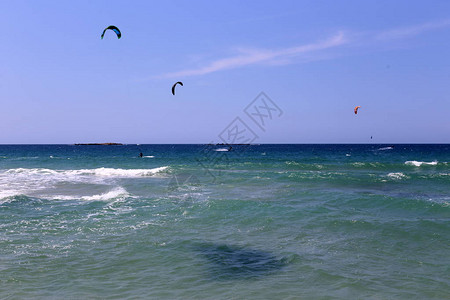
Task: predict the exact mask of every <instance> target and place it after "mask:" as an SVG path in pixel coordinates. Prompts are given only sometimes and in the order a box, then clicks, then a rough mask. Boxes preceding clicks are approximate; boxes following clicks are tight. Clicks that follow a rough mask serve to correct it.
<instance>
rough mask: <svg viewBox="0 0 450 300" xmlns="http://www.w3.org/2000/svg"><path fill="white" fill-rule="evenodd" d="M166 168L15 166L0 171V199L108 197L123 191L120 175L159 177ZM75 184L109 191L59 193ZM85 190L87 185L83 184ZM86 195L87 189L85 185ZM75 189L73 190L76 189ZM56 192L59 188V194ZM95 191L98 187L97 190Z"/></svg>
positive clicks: (128, 176)
mask: <svg viewBox="0 0 450 300" xmlns="http://www.w3.org/2000/svg"><path fill="white" fill-rule="evenodd" d="M167 169H168V167H167V166H164V167H159V168H153V169H114V168H96V169H80V170H52V169H45V168H34V169H26V168H16V169H8V170H3V171H0V199H4V198H8V197H12V196H18V195H25V196H31V197H42V198H46V199H56V198H58V199H86V200H90V199H91V198H89V197H93V198H92V200H95V199H97V198H98V199H109V198H111V197H116V196H115V194H116V193H117V192H118V191H120V192H121V193H126V191H125V192H124V191H123V190H120V189H119V190H117V188H118V187H117V186H118V183H117V181H118V180H119V179H121V178H142V177H162V176H164V175H163V174H159V173H161V172H164V171H165V170H167ZM78 184H82V185H83V184H87V185H101V186H105V185H106V186H110V187H111V188H113V190H111V191H110V192H108V193H106V194H100V195H92V196H86V190H84V192H85V193H84V194H83V193H81V194H80V193H78V195H74V194H73V193H74V192H73V191H71V194H69V195H61V189H60V187H61V186H71V187H73V186H74V185H75V186H76V185H78ZM84 188H85V189H86V187H84ZM87 189H88V190H87V194H88V195H89V188H88V187H87ZM76 190H77V189H75V191H76ZM58 191H60V192H59V193H58ZM97 193H98V189H97Z"/></svg>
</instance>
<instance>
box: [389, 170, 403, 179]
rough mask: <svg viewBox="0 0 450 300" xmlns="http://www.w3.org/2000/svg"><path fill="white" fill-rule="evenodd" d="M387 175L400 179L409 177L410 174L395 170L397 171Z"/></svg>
mask: <svg viewBox="0 0 450 300" xmlns="http://www.w3.org/2000/svg"><path fill="white" fill-rule="evenodd" d="M387 177H389V178H391V179H395V180H400V179H404V178H407V177H408V176H406V175H405V174H403V173H402V172H395V173H389V174H387Z"/></svg>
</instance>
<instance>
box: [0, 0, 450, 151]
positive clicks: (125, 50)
mask: <svg viewBox="0 0 450 300" xmlns="http://www.w3.org/2000/svg"><path fill="white" fill-rule="evenodd" d="M108 25H116V26H117V27H118V28H120V30H121V31H122V38H121V39H120V40H118V39H117V38H116V36H115V34H114V33H113V32H112V31H108V32H107V33H106V34H105V38H104V39H103V40H102V39H100V35H101V33H102V31H103V29H104V28H106V27H107V26H108ZM0 28H1V39H0V104H1V106H0V128H1V130H0V143H2V144H10V143H77V142H122V143H142V144H144V143H208V142H211V141H220V140H219V138H218V135H219V134H220V133H221V132H222V131H223V130H224V129H225V128H226V127H227V126H228V125H229V124H230V122H232V121H233V120H234V119H235V118H236V117H240V118H241V120H243V121H244V122H245V123H246V124H247V125H248V126H249V127H250V128H251V129H252V130H254V132H255V133H256V134H257V135H258V139H257V140H255V142H256V143H370V142H372V143H450V1H446V0H443V1H438V0H434V1H429V0H428V1H414V0H407V1H400V0H396V1H392V0H387V1H385V0H375V1H371V0H365V1H360V0H355V1H350V0H348V1H347V0H342V1H335V0H329V1H320V0H311V1H309V0H308V1H299V0H293V1H282V0H279V1H241V0H239V1H237V0H232V1H175V0H172V1H111V0H108V1H57V0H54V1H44V0H40V1H19V0H14V1H7V0H0ZM176 81H182V82H183V83H184V86H183V87H181V86H178V87H177V94H176V95H175V96H173V95H172V94H171V86H172V84H173V83H175V82H176ZM262 91H263V92H265V93H266V94H267V95H268V96H269V97H270V98H271V99H272V100H273V102H274V103H276V104H277V105H278V107H279V108H280V109H281V110H282V111H283V114H282V115H281V116H280V117H278V115H276V116H274V118H273V119H272V120H268V121H267V123H266V125H267V126H266V128H265V129H266V130H265V131H263V130H261V129H260V128H258V126H256V124H255V123H253V121H251V120H250V119H249V118H248V116H247V115H246V114H245V112H244V109H245V107H246V106H247V105H248V104H250V102H251V101H252V100H253V99H254V98H255V97H256V96H257V95H258V94H259V93H260V92H262ZM356 105H360V106H361V108H360V110H359V113H358V115H356V116H355V115H354V113H353V108H354V107H355V106H356ZM370 136H373V140H370Z"/></svg>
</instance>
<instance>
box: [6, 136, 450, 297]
mask: <svg viewBox="0 0 450 300" xmlns="http://www.w3.org/2000/svg"><path fill="white" fill-rule="evenodd" d="M140 153H142V157H140ZM449 297H450V145H448V144H446V145H438V144H427V145H421V144H412V145H401V144H393V145H384V144H383V145H377V144H370V145H369V144H347V145H338V144H331V145H327V144H320V145H309V144H308V145H303V144H295V145H289V144H280V145H274V144H261V145H216V144H214V145H206V144H205V145H199V144H197V145H186V144H183V145H167V144H165V145H136V144H133V145H109V146H105V145H0V299H449Z"/></svg>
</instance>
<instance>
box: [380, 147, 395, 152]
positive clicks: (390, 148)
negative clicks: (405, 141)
mask: <svg viewBox="0 0 450 300" xmlns="http://www.w3.org/2000/svg"><path fill="white" fill-rule="evenodd" d="M392 149H394V147H383V148H379V149H378V150H380V151H385V150H392Z"/></svg>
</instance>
